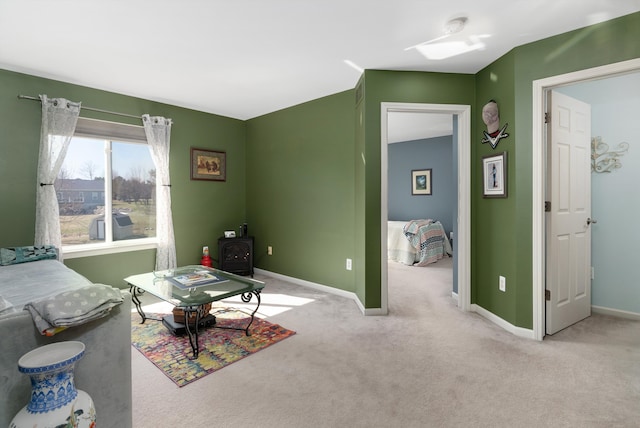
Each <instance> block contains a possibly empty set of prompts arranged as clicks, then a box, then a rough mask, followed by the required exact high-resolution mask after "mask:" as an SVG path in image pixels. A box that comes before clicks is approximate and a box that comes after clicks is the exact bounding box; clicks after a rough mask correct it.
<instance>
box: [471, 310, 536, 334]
mask: <svg viewBox="0 0 640 428" xmlns="http://www.w3.org/2000/svg"><path fill="white" fill-rule="evenodd" d="M471 311H472V312H475V313H477V314H478V315H480V316H482V317H484V318H486V319H488V320H489V321H491V322H492V323H494V324H496V325H498V326H499V327H502V328H503V329H505V330H507V331H508V332H509V333H512V334H514V335H516V336H518V337H523V338H525V339H535V336H534V334H533V330H531V329H527V328H522V327H518V326H515V325H513V324H511V323H510V322H508V321H505V320H504V319H502V318H500V317H499V316H497V315H496V314H494V313H492V312H489V311H488V310H486V309H485V308H483V307H482V306H478V305H476V304H475V303H473V304H472V305H471Z"/></svg>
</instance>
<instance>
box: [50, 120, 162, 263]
mask: <svg viewBox="0 0 640 428" xmlns="http://www.w3.org/2000/svg"><path fill="white" fill-rule="evenodd" d="M55 186H56V192H57V194H58V206H59V209H60V231H61V235H62V247H63V251H64V253H65V257H69V256H71V257H73V255H74V254H76V255H77V256H84V255H87V254H88V253H95V254H101V253H105V252H114V251H127V250H130V249H131V248H132V247H140V248H149V247H151V248H153V247H154V246H155V242H156V240H155V237H156V203H155V166H154V163H153V160H152V158H151V153H150V150H149V147H148V145H147V143H146V138H145V136H144V129H143V128H142V126H139V127H136V126H132V125H122V124H116V123H112V122H103V121H96V120H91V119H85V118H79V119H78V125H77V127H76V133H75V135H74V137H73V138H72V139H71V143H70V145H69V149H68V151H67V154H66V156H65V159H64V162H63V164H62V168H61V170H60V173H59V174H58V178H57V179H56V182H55ZM89 195H90V197H89ZM96 251H97V252H96Z"/></svg>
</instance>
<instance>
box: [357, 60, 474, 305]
mask: <svg viewBox="0 0 640 428" xmlns="http://www.w3.org/2000/svg"><path fill="white" fill-rule="evenodd" d="M363 84H364V94H365V95H364V101H363V104H364V106H363V110H362V111H363V113H364V115H363V118H364V121H363V122H362V124H361V125H360V124H358V127H361V128H362V129H361V131H360V132H362V133H363V134H364V140H363V141H364V145H363V146H362V147H361V146H359V147H358V149H359V153H357V154H356V162H360V163H363V166H364V168H358V169H357V170H356V171H357V177H356V183H357V187H356V194H359V195H361V199H359V200H358V201H357V202H358V206H357V207H356V211H357V213H358V214H359V215H363V216H364V217H358V218H357V221H358V222H363V224H364V227H365V231H364V236H363V237H362V238H360V239H359V240H358V241H357V242H356V248H357V249H358V255H357V260H358V261H359V262H361V263H365V268H364V271H362V275H363V276H362V277H359V278H358V279H357V281H358V283H362V284H365V285H364V287H365V289H366V291H365V296H366V298H365V302H364V306H365V308H379V307H380V305H381V278H380V269H381V265H380V263H381V257H380V251H381V242H380V239H381V238H380V228H381V212H380V209H381V208H380V204H381V201H380V192H381V187H380V156H381V154H380V126H381V118H380V111H381V110H380V103H382V102H402V103H427V104H458V105H474V104H475V77H474V76H473V75H471V74H447V73H422V72H409V71H379V70H366V71H365V73H364V83H363ZM472 114H473V111H472ZM474 129H475V125H474V124H473V121H472V124H471V132H472V135H475V131H474ZM362 195H364V197H363V198H362Z"/></svg>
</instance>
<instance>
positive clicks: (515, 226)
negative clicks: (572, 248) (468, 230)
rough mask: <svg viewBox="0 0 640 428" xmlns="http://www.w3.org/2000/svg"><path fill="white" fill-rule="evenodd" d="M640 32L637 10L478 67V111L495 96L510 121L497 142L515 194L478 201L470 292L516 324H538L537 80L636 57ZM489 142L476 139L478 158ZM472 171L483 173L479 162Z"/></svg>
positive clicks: (474, 160) (476, 174)
mask: <svg viewBox="0 0 640 428" xmlns="http://www.w3.org/2000/svg"><path fill="white" fill-rule="evenodd" d="M638 40H640V13H635V14H631V15H627V16H624V17H621V18H618V19H614V20H611V21H607V22H604V23H602V24H598V25H593V26H590V27H586V28H583V29H579V30H576V31H572V32H569V33H565V34H561V35H558V36H555V37H551V38H548V39H544V40H540V41H537V42H534V43H531V44H527V45H524V46H520V47H517V48H516V49H514V50H513V51H511V52H510V53H508V54H507V55H505V56H503V57H501V58H500V59H498V60H497V61H495V62H494V63H492V64H491V65H489V66H488V67H486V68H485V69H483V70H482V71H480V72H479V73H478V74H477V94H478V97H477V103H476V110H475V111H476V112H479V111H480V109H481V108H482V105H483V104H484V102H486V100H487V98H488V97H492V98H496V100H497V101H498V103H499V105H500V116H501V123H504V122H508V123H509V128H508V129H509V131H510V137H509V138H507V139H506V140H505V141H502V142H500V144H499V146H498V147H497V149H496V151H501V150H506V151H508V153H509V155H508V156H509V198H508V199H507V200H501V201H497V200H482V199H480V198H476V199H475V200H474V201H473V205H472V208H473V224H472V228H473V232H472V239H473V243H472V260H473V265H472V294H473V297H474V300H475V303H477V304H478V305H480V306H482V307H483V308H485V309H487V310H489V311H490V312H493V313H495V314H496V315H498V316H500V317H502V318H503V319H505V320H507V321H509V322H510V323H512V324H514V325H516V326H518V327H523V328H532V327H533V320H532V305H533V295H532V293H533V284H532V272H533V266H532V245H533V243H532V198H533V194H532V172H533V171H532V154H533V150H532V145H533V141H532V132H533V123H532V114H533V91H532V87H533V81H535V80H538V79H543V78H546V77H551V76H556V75H561V74H565V73H570V72H573V71H578V70H584V69H588V68H592V67H596V66H601V65H606V64H611V63H615V62H620V61H624V60H629V59H633V58H638V57H640V43H638ZM476 116H477V113H476ZM477 119H478V120H479V118H477ZM478 124H479V125H482V123H481V122H478ZM478 129H481V128H478ZM487 150H488V149H487V148H486V147H478V145H475V146H474V150H473V151H472V165H473V166H475V167H476V168H477V167H478V165H479V162H480V158H481V157H482V155H484V154H485V152H487ZM489 151H490V150H489ZM472 174H473V176H474V177H476V178H477V179H481V175H480V172H479V171H478V170H477V169H476V170H472ZM478 189H479V188H477V186H474V193H477V192H479V190H478ZM498 275H504V276H506V278H507V292H506V293H501V292H499V291H497V288H498V284H497V282H498V278H497V276H498Z"/></svg>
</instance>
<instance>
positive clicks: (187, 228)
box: [0, 13, 640, 329]
mask: <svg viewBox="0 0 640 428" xmlns="http://www.w3.org/2000/svg"><path fill="white" fill-rule="evenodd" d="M638 40H640V13H635V14H632V15H628V16H624V17H621V18H618V19H614V20H611V21H608V22H605V23H602V24H598V25H594V26H591V27H587V28H584V29H580V30H576V31H573V32H570V33H566V34H562V35H559V36H555V37H552V38H549V39H545V40H541V41H538V42H535V43H531V44H528V45H524V46H521V47H518V48H515V49H514V50H512V51H511V52H509V53H507V54H505V55H504V56H502V57H501V58H499V59H497V60H496V61H494V62H493V63H492V64H490V65H489V66H487V67H486V68H484V69H483V70H481V71H479V72H478V73H476V74H464V75H463V74H445V73H422V72H401V71H380V70H367V71H365V73H364V74H363V76H362V77H361V79H360V81H359V82H358V85H357V87H356V88H355V89H354V90H348V91H344V92H340V93H338V94H334V95H330V96H327V97H324V98H320V99H318V100H313V101H309V102H307V103H304V104H300V105H298V106H294V107H291V108H287V109H284V110H281V111H277V112H274V113H271V114H268V115H264V116H261V117H257V118H254V119H251V120H248V121H239V120H235V119H230V118H225V117H221V116H217V115H213V114H207V113H202V112H197V111H193V110H188V109H184V108H180V107H176V106H170V105H167V104H161V103H156V102H152V101H147V100H142V99H138V98H133V97H129V96H125V95H119V94H114V93H110V92H106V91H100V90H96V89H91V88H87V87H81V86H77V85H72V84H68V83H63V82H58V81H53V80H49V79H44V78H40V77H35V76H29V75H25V74H20V73H14V72H10V71H5V70H0V129H1V133H0V195H1V197H2V203H0V225H1V226H0V246H13V245H27V244H29V243H31V242H32V241H33V229H34V227H33V225H34V221H35V220H34V212H35V189H36V183H35V179H36V162H37V153H38V139H39V130H40V106H39V103H37V102H33V101H21V100H18V99H17V98H16V96H17V95H18V94H24V95H31V96H37V95H38V94H41V93H46V94H47V95H49V96H50V97H64V98H68V99H71V100H74V101H82V102H83V104H84V105H87V106H91V107H97V108H102V109H106V110H112V111H121V112H126V113H130V114H136V115H138V114H143V113H150V114H152V115H159V116H165V117H171V118H172V119H173V120H174V125H173V130H172V139H171V142H172V149H171V164H170V168H171V174H172V198H173V201H172V202H173V212H174V227H175V232H176V245H177V249H178V263H179V264H190V263H197V262H198V261H199V259H200V251H201V247H202V246H203V245H209V247H210V249H211V252H212V256H213V257H214V258H217V245H216V243H217V238H218V237H219V236H220V235H222V233H223V231H224V230H228V229H231V230H237V229H238V226H239V225H240V224H241V223H243V222H245V221H246V222H247V223H248V226H249V234H250V235H253V236H255V239H256V242H255V243H256V250H255V262H256V263H255V264H256V266H257V267H259V268H263V269H266V270H269V271H273V272H276V273H281V274H283V275H287V276H291V277H295V278H299V279H301V280H306V281H310V282H313V283H318V284H324V285H327V286H330V287H335V288H337V289H340V290H345V291H349V292H354V293H355V294H356V295H357V296H358V298H359V299H360V301H361V302H362V305H363V306H364V307H365V308H373V309H375V308H379V307H380V305H381V288H380V287H381V278H380V272H381V264H380V263H381V259H380V248H381V236H380V225H381V217H380V216H381V214H380V190H381V189H380V162H381V160H380V103H381V102H403V103H430V104H461V105H471V106H472V110H471V120H472V123H471V144H472V148H471V193H472V199H471V229H472V230H471V298H472V303H474V304H476V305H478V306H481V307H482V308H484V309H486V310H487V311H489V312H491V313H494V314H496V315H497V316H499V317H501V318H502V319H504V320H505V321H507V322H509V323H511V324H512V325H514V326H516V327H521V328H524V329H531V328H532V323H533V319H532V306H533V300H532V299H533V297H532V270H533V268H532V198H533V195H532V182H531V180H532V144H533V142H532V126H533V125H532V82H533V81H534V80H536V79H541V78H545V77H549V76H554V75H559V74H563V73H568V72H572V71H576V70H582V69H586V68H590V67H595V66H599V65H604V64H609V63H614V62H619V61H623V60H627V59H631V58H638V57H640V44H639V43H638V42H637V41H638ZM491 98H493V99H496V101H497V102H498V103H499V106H500V116H501V123H509V126H508V128H507V129H508V132H509V134H510V136H509V138H507V139H506V140H503V141H501V142H500V144H499V146H498V147H497V148H496V150H491V148H490V147H489V146H488V145H483V144H481V143H480V141H481V138H482V130H484V129H485V127H484V124H483V123H482V121H481V113H480V112H481V109H482V106H483V105H484V104H485V103H486V102H487V101H488V99H491ZM83 115H84V113H83ZM87 116H89V117H96V118H99V119H105V120H117V121H121V122H126V123H135V120H129V119H122V118H119V117H112V116H105V115H100V114H97V113H93V114H91V115H89V114H88V113H87ZM190 147H201V148H207V149H215V150H224V151H226V152H227V181H226V182H206V181H191V180H190V178H189V165H190V159H189V148H190ZM499 151H507V152H508V195H509V196H508V198H507V199H492V200H487V199H483V198H482V171H481V160H482V156H484V155H486V154H489V153H494V152H499ZM267 246H272V247H273V255H272V256H268V255H267ZM153 254H154V252H153V251H139V252H134V253H125V254H114V255H108V256H103V257H93V258H84V259H72V260H69V261H68V263H69V265H70V266H72V267H73V268H74V269H77V270H78V271H79V272H80V273H82V274H84V275H85V276H87V277H89V278H90V279H92V280H94V281H97V282H104V283H108V284H113V285H121V286H124V284H120V283H118V281H121V280H122V278H124V277H125V276H127V275H129V274H131V273H137V272H141V271H146V270H150V269H152V268H153V258H154V257H153ZM347 258H351V259H352V260H353V270H352V271H347V270H346V269H345V260H346V259H347ZM499 275H502V276H505V277H506V278H507V291H506V293H502V292H499V291H498V276H499Z"/></svg>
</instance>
